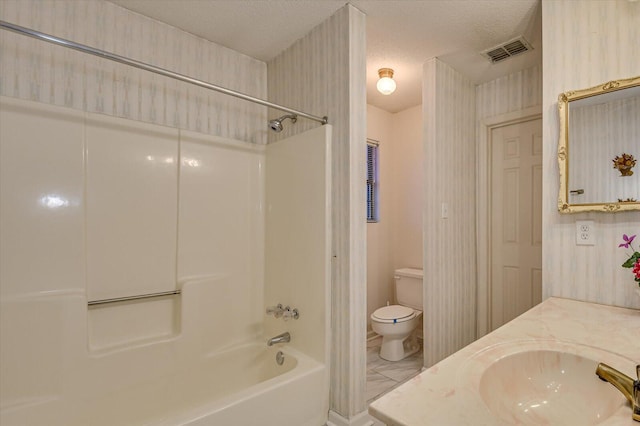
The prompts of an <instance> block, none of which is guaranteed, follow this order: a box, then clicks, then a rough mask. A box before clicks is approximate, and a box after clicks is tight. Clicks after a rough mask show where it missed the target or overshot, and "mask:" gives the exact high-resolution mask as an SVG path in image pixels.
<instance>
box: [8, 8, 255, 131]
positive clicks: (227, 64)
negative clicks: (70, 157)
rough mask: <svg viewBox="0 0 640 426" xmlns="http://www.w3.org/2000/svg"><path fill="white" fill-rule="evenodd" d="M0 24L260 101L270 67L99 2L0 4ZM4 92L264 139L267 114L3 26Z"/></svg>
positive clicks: (158, 121)
mask: <svg viewBox="0 0 640 426" xmlns="http://www.w3.org/2000/svg"><path fill="white" fill-rule="evenodd" d="M0 19H2V20H5V21H8V22H11V23H13V24H17V25H21V26H24V27H27V28H31V29H34V30H37V31H41V32H44V33H48V34H51V35H54V36H56V37H61V38H64V39H68V40H71V41H74V42H77V43H81V44H85V45H88V46H91V47H94V48H97V49H101V50H105V51H107V52H110V53H115V54H117V55H121V56H125V57H127V58H131V59H135V60H137V61H141V62H146V63H149V64H151V65H154V66H157V67H160V68H164V69H167V70H170V71H174V72H177V73H181V74H185V75H187V76H190V77H194V78H197V79H200V80H204V81H206V82H209V83H212V84H216V85H220V86H223V87H226V88H229V89H232V90H236V91H240V92H243V93H246V94H249V95H252V96H255V97H258V98H263V99H264V98H266V91H267V90H266V77H267V76H266V64H265V63H263V62H261V61H258V60H257V59H253V58H250V57H248V56H246V55H242V54H240V53H237V52H235V51H233V50H230V49H227V48H225V47H222V46H219V45H217V44H214V43H211V42H209V41H206V40H204V39H201V38H198V37H196V36H193V35H191V34H188V33H186V32H184V31H182V30H179V29H177V28H174V27H171V26H168V25H166V24H162V23H160V22H158V21H154V20H152V19H150V18H146V17H144V16H142V15H139V14H137V13H134V12H131V11H129V10H127V9H124V8H121V7H119V6H116V5H114V4H112V3H108V2H106V1H102V0H83V1H75V0H55V1H54V0H2V1H0ZM0 95H4V96H10V97H14V98H20V99H26V100H33V101H37V102H43V103H48V104H54V105H59V106H65V107H70V108H74V109H78V110H83V111H88V112H95V113H101V114H107V115H112V116H117V117H122V118H127V119H131V120H138V121H144V122H147V123H153V124H160V125H164V126H170V127H176V128H181V129H187V130H193V131H196V132H199V133H206V134H212V135H217V136H222V137H227V138H231V139H237V140H242V141H247V142H253V143H265V142H266V137H267V124H266V121H267V120H266V117H267V115H266V113H267V111H266V108H265V107H262V106H260V105H257V104H253V103H251V102H247V101H243V100H240V99H237V98H233V97H231V96H228V95H224V94H221V93H217V92H212V91H210V90H208V89H204V88H200V87H196V86H193V85H190V84H187V83H183V82H180V81H177V80H174V79H171V78H168V77H163V76H160V75H157V74H154V73H151V72H148V71H143V70H139V69H136V68H132V67H130V66H128V65H123V64H119V63H116V62H112V61H109V60H106V59H101V58H98V57H96V56H92V55H89V54H86V53H82V52H77V51H73V50H70V49H67V48H64V47H60V46H57V45H52V44H50V43H47V42H44V41H41V40H36V39H32V38H30V37H26V36H23V35H20V34H15V33H11V32H8V31H5V30H0Z"/></svg>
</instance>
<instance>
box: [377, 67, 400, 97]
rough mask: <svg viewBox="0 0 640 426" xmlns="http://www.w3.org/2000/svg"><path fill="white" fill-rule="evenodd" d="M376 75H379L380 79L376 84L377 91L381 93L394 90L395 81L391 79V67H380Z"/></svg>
mask: <svg viewBox="0 0 640 426" xmlns="http://www.w3.org/2000/svg"><path fill="white" fill-rule="evenodd" d="M378 76H380V80H378V84H376V87H377V88H378V92H380V93H382V94H383V95H390V94H392V93H393V92H394V91H395V90H396V82H395V81H393V70H392V69H391V68H380V69H379V70H378Z"/></svg>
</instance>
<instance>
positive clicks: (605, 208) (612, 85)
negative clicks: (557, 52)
mask: <svg viewBox="0 0 640 426" xmlns="http://www.w3.org/2000/svg"><path fill="white" fill-rule="evenodd" d="M636 86H640V77H632V78H628V79H624V80H614V81H609V82H607V83H604V84H600V85H598V86H595V87H591V88H588V89H582V90H574V91H570V92H564V93H561V94H560V95H559V96H558V112H559V114H560V138H559V141H558V165H559V169H560V192H559V195H558V210H559V211H560V213H578V212H587V211H600V212H619V211H626V210H640V200H633V199H632V200H629V201H618V202H597V203H596V202H591V203H585V204H570V203H569V182H568V180H569V147H570V146H569V103H570V102H573V101H577V100H579V99H584V98H588V97H592V96H598V95H602V94H605V93H610V92H615V91H618V90H623V89H628V88H631V87H636ZM638 146H640V141H638ZM639 151H640V150H639ZM633 154H635V156H636V158H637V157H640V152H635V153H633ZM625 155H626V154H625ZM616 159H618V157H616ZM638 160H639V161H638V162H640V158H638ZM607 161H612V160H611V159H607ZM613 161H614V163H615V160H613ZM614 168H615V164H614ZM636 173H637V174H640V164H639V167H638V168H637V170H636ZM575 192H577V191H575Z"/></svg>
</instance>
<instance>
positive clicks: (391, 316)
mask: <svg viewBox="0 0 640 426" xmlns="http://www.w3.org/2000/svg"><path fill="white" fill-rule="evenodd" d="M415 317H416V312H415V311H414V310H413V309H411V308H409V307H407V306H402V305H391V306H383V307H382V308H379V309H376V311H375V312H374V313H373V314H371V319H372V320H374V321H377V322H381V323H387V324H394V323H398V322H405V321H409V320H411V319H413V318H415Z"/></svg>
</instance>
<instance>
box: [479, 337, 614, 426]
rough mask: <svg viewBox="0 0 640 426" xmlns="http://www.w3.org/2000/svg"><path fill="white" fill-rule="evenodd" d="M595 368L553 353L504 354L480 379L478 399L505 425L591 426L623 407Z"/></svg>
mask: <svg viewBox="0 0 640 426" xmlns="http://www.w3.org/2000/svg"><path fill="white" fill-rule="evenodd" d="M598 362H599V361H596V360H594V359H591V358H589V357H585V356H582V355H580V354H575V353H569V352H564V351H557V350H535V349H533V350H532V349H530V350H526V351H522V352H517V353H512V354H508V355H506V356H503V357H501V358H499V359H497V360H495V361H494V362H492V363H491V364H490V365H489V366H488V367H487V368H486V369H485V370H484V372H483V373H482V374H481V376H480V377H479V379H480V380H479V384H478V385H479V393H480V396H481V398H482V400H483V402H484V403H485V405H486V406H487V407H488V408H489V410H490V411H491V413H492V414H493V415H494V416H496V417H498V418H499V419H501V420H502V421H503V422H505V423H507V424H518V425H595V424H598V423H600V422H603V421H604V420H606V419H607V418H608V417H610V416H611V415H613V414H614V412H616V410H618V409H619V408H620V407H621V406H622V405H623V404H625V403H626V399H625V397H624V396H623V395H622V394H621V393H620V392H618V391H617V390H616V389H615V388H613V386H611V385H610V384H608V383H605V382H603V381H601V380H600V379H599V378H598V377H597V376H596V375H595V370H596V367H597V365H598Z"/></svg>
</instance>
